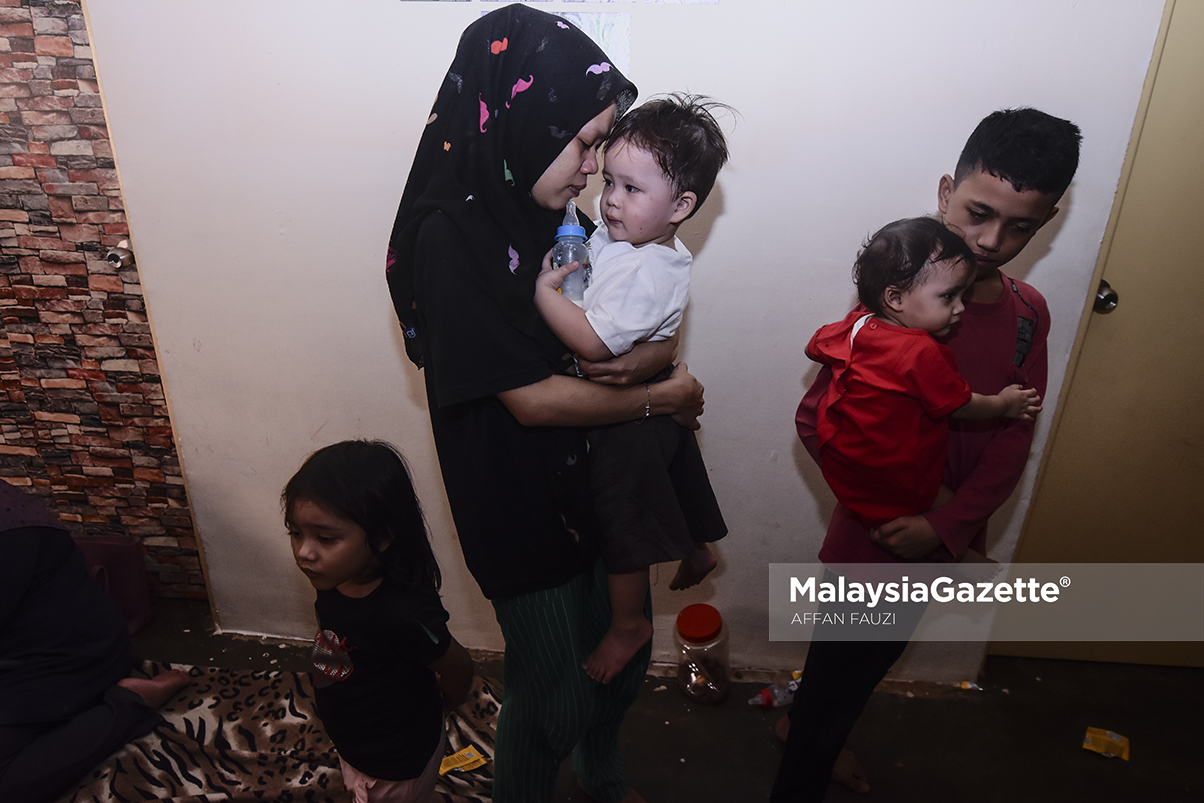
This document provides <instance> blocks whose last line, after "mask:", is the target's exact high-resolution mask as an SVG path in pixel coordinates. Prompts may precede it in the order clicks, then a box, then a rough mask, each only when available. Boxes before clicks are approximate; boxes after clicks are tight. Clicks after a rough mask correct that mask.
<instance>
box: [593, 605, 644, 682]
mask: <svg viewBox="0 0 1204 803" xmlns="http://www.w3.org/2000/svg"><path fill="white" fill-rule="evenodd" d="M651 639H652V622H649V621H648V620H647V619H645V618H643V617H640V618H639V619H638V620H636V621H635V622H633V623H632V624H631V625H630V626H626V627H620V626H617V625H616V624H615V623H614V622H611V623H610V629H609V630H607V631H606V635H605V636H603V637H602V641H601V642H599V644H598V646H597V647H596V648H595V649H594V651H593V652H592V653H590V655H589V657H588V658H586V659H585V663H584V664H583V665H582V668H583V669H585V674H587V675H589V676H590V677H591V678H593V679H594V680H596V681H598V682H599V683H609V682H610V679H611V678H613V677H614V676H615V675H617V674H619V672H621V671H623V667H625V666H627V662H628V661H630V660H631V659H632V658H633V657H635V654H636V653H637V652H639V651H640V647H643V646H644V645H645V644H647V643H648V642H649V641H650V640H651Z"/></svg>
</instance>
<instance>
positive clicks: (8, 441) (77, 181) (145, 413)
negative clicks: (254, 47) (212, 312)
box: [0, 0, 205, 598]
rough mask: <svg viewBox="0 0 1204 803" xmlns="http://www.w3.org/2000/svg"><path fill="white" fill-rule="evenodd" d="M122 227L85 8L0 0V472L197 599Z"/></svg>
mask: <svg viewBox="0 0 1204 803" xmlns="http://www.w3.org/2000/svg"><path fill="white" fill-rule="evenodd" d="M129 233H130V232H129V227H128V226H127V224H126V218H125V212H124V208H123V204H122V196H121V186H120V184H119V182H118V178H117V171H116V170H115V168H114V163H113V151H112V148H111V146H110V143H109V135H108V129H107V127H106V125H105V117H104V109H103V108H102V104H101V96H100V94H99V89H98V87H97V83H96V71H95V68H94V66H93V63H92V51H91V48H90V47H89V44H88V33H87V30H86V28H85V25H84V17H83V12H82V11H81V9H80V4H79V3H78V2H55V0H0V317H2V318H3V332H2V333H0V381H2V382H3V393H2V394H0V476H3V477H4V479H6V480H7V481H8V482H11V483H12V484H14V485H22V486H25V487H26V488H27V489H28V490H30V491H31V492H32V493H34V494H36V495H38V496H40V497H42V498H43V499H45V500H46V502H47V503H48V504H49V505H50V506H51V507H52V508H53V509H54V510H56V511H57V512H58V515H59V518H60V519H62V520H63V521H65V522H71V523H74V526H75V527H76V528H78V529H81V530H82V531H84V532H92V533H129V534H133V535H136V536H139V537H140V538H141V539H142V542H143V543H144V544H145V545H146V549H147V566H148V569H149V571H150V576H151V588H152V593H154V594H157V595H159V596H176V597H181V596H182V597H195V598H204V597H205V586H204V579H203V577H202V575H201V566H200V561H199V558H198V553H197V545H196V538H195V534H194V532H193V527H192V515H191V513H190V511H189V508H188V501H187V499H186V498H185V494H184V484H183V483H184V481H183V478H182V477H181V475H180V464H179V460H178V458H177V456H176V449H175V444H174V442H173V440H172V431H171V422H170V420H169V419H168V413H167V405H166V400H165V398H164V394H163V385H162V382H161V380H160V377H159V365H158V360H157V359H156V356H155V349H154V344H153V343H152V341H151V332H150V326H149V324H148V323H147V318H146V310H145V305H144V303H143V299H142V293H141V287H140V285H139V278H138V270H137V268H136V267H133V266H131V267H129V268H124V269H120V270H119V269H116V268H113V267H112V266H110V265H109V263H108V262H106V261H105V255H106V252H107V250H108V248H109V247H110V246H112V245H115V244H117V243H118V242H119V241H120V240H122V239H124V238H126V237H128V236H129Z"/></svg>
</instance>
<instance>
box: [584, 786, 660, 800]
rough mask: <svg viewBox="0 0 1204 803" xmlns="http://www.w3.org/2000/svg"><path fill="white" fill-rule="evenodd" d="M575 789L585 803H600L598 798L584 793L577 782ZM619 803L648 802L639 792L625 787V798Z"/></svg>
mask: <svg viewBox="0 0 1204 803" xmlns="http://www.w3.org/2000/svg"><path fill="white" fill-rule="evenodd" d="M577 788H578V789H580V790H581V794H583V795H585V803H601V802H600V801H599V800H598V798H596V797H594V796H593V795H591V794H590V793H589V792H587V791H585V787H583V786H582V785H581V782H580V781H578V782H577ZM619 803H648V801H647V800H644V798H643V797H642V796H641V795H640V793H639V792H637V791H635V790H634V789H632V788H631V787H630V786H629V787H627V796H626V797H624V798H623V799H622V800H620V801H619Z"/></svg>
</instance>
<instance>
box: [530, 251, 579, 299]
mask: <svg viewBox="0 0 1204 803" xmlns="http://www.w3.org/2000/svg"><path fill="white" fill-rule="evenodd" d="M578 267H579V263H577V262H570V263H569V264H567V265H561V266H560V267H559V268H555V267H552V252H551V251H548V253H546V254H544V255H543V266H542V268H541V269H540V271H539V277H538V278H537V279H536V289H538V288H539V287H540V286H543V287H550V288H551V289H553V290H559V289H560V285H562V284H564V279H565V277H566V276H568V275H569V274H570V273H572V272H573V271H575V270H577V268H578Z"/></svg>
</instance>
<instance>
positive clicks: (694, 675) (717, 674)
mask: <svg viewBox="0 0 1204 803" xmlns="http://www.w3.org/2000/svg"><path fill="white" fill-rule="evenodd" d="M673 641H674V644H676V645H677V686H678V688H680V689H681V690H682V692H683V693H684V694H685V695H686V697H689V698H690V699H691V700H694V701H695V702H698V703H703V704H706V705H717V704H719V703H721V702H723V701H724V700H725V699H726V698H727V693H728V690H729V688H730V685H731V684H730V680H729V674H730V671H729V666H728V643H727V630H726V629H725V628H724V626H723V617H722V616H720V615H719V611H717V610H715V608H713V607H711V606H710V605H707V604H706V603H701V602H700V603H697V604H695V605H687V606H686V607H685V608H683V609H682V611H681V613H679V614H678V615H677V627H676V628H674V630H673Z"/></svg>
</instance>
